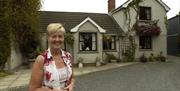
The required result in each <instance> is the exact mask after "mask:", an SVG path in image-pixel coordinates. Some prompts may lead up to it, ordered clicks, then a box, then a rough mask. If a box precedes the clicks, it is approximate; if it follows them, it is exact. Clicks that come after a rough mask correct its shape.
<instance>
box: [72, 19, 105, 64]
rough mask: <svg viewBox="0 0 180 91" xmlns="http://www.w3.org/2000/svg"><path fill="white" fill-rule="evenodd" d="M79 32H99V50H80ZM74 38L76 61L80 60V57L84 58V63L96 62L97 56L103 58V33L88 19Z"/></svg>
mask: <svg viewBox="0 0 180 91" xmlns="http://www.w3.org/2000/svg"><path fill="white" fill-rule="evenodd" d="M79 32H97V51H94V52H92V51H91V52H79ZM74 38H75V42H74V48H73V49H74V63H77V62H78V58H79V57H82V58H83V59H84V61H83V63H94V62H95V60H96V57H100V58H101V59H102V34H101V33H100V32H99V30H98V28H97V27H96V26H94V25H93V24H92V23H91V22H89V21H87V22H86V23H84V24H83V25H82V26H80V27H79V30H78V32H76V33H75V34H74Z"/></svg>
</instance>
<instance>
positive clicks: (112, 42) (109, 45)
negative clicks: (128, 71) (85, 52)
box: [103, 36, 116, 50]
mask: <svg viewBox="0 0 180 91" xmlns="http://www.w3.org/2000/svg"><path fill="white" fill-rule="evenodd" d="M115 49H116V36H106V37H103V50H115Z"/></svg>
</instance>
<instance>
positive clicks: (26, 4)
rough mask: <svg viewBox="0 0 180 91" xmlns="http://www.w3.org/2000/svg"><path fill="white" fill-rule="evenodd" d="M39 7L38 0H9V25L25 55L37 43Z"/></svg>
mask: <svg viewBox="0 0 180 91" xmlns="http://www.w3.org/2000/svg"><path fill="white" fill-rule="evenodd" d="M40 7H41V4H40V0H9V15H10V17H9V27H10V28H11V30H12V33H13V37H14V39H15V40H14V41H16V43H17V45H18V46H19V48H20V50H21V52H22V54H23V56H25V57H28V54H29V53H33V52H34V51H35V50H36V47H37V46H38V45H39V44H38V43H39V38H38V33H39V12H38V10H39V9H40Z"/></svg>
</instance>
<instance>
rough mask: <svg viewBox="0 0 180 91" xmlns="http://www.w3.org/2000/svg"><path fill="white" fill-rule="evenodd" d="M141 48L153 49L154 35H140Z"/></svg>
mask: <svg viewBox="0 0 180 91" xmlns="http://www.w3.org/2000/svg"><path fill="white" fill-rule="evenodd" d="M139 47H140V49H152V37H151V36H139Z"/></svg>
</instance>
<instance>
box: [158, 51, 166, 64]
mask: <svg viewBox="0 0 180 91" xmlns="http://www.w3.org/2000/svg"><path fill="white" fill-rule="evenodd" d="M159 59H160V61H161V62H166V57H165V56H163V53H162V51H161V52H160V55H159Z"/></svg>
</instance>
